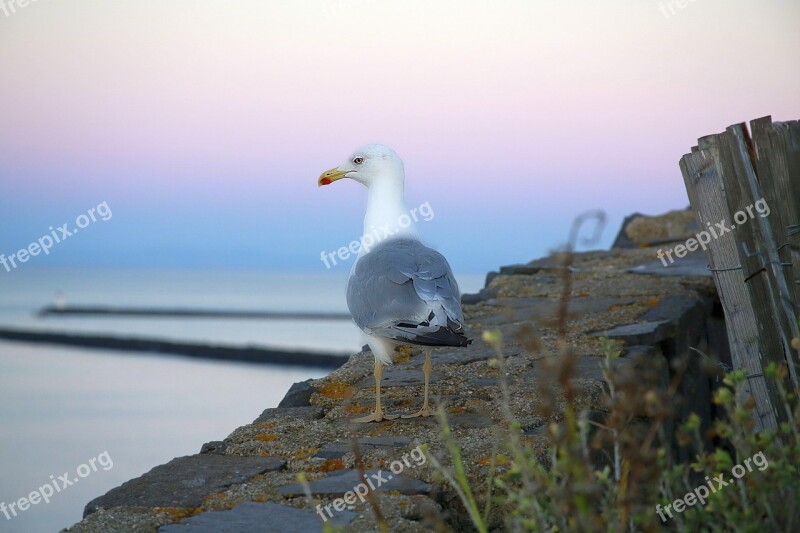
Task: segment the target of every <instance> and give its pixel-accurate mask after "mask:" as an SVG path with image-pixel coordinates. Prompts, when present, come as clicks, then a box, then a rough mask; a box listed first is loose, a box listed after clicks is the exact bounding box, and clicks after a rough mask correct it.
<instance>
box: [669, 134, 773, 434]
mask: <svg viewBox="0 0 800 533" xmlns="http://www.w3.org/2000/svg"><path fill="white" fill-rule="evenodd" d="M718 159H719V142H718V137H717V136H709V137H703V138H701V139H699V140H698V149H697V150H696V151H692V153H690V154H686V155H685V156H683V158H682V159H681V162H680V167H681V172H682V173H683V180H684V183H685V185H686V191H687V192H688V194H689V200H690V201H691V204H692V206H693V207H694V212H695V217H696V218H697V222H698V225H699V226H700V228H701V231H707V232H709V233H711V234H712V236H715V237H713V238H711V239H710V242H709V243H708V256H709V261H710V266H711V269H712V271H713V275H714V283H715V284H716V286H717V292H718V293H719V295H720V300H721V302H722V307H723V309H724V311H725V318H726V320H725V323H726V326H727V330H728V339H729V341H730V344H731V355H732V358H733V364H734V367H735V368H737V369H744V370H745V371H746V372H747V375H748V376H749V378H748V380H747V382H746V383H745V387H744V389H743V392H742V394H743V395H752V397H753V399H754V400H755V404H756V418H755V420H754V424H755V428H754V429H755V430H756V431H761V430H765V429H775V428H776V427H777V420H778V417H777V414H776V410H775V408H774V406H776V405H779V404H778V403H777V402H775V403H773V400H774V399H775V396H776V394H777V391H776V390H774V389H775V388H774V387H769V384H768V381H767V379H766V378H765V377H764V375H763V365H762V361H761V355H760V353H759V349H760V341H759V338H760V336H759V328H758V321H757V319H756V315H755V310H754V308H753V305H752V302H751V301H750V294H749V291H748V289H747V286H746V284H745V276H744V274H743V272H742V268H741V265H740V264H739V252H738V250H737V244H736V239H735V237H734V234H733V233H732V231H727V232H725V233H722V232H721V230H720V229H718V227H717V226H716V224H718V223H723V224H725V225H727V227H730V224H731V221H732V216H731V213H730V211H729V208H728V203H727V201H726V199H725V195H724V191H723V184H722V179H721V176H720V174H719V172H718V166H717V163H716V161H717V160H718ZM740 399H742V398H740Z"/></svg>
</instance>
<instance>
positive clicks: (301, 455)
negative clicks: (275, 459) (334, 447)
mask: <svg viewBox="0 0 800 533" xmlns="http://www.w3.org/2000/svg"><path fill="white" fill-rule="evenodd" d="M318 451H319V448H298V449H296V450H295V451H293V452H291V453H290V454H289V456H290V457H291V458H292V459H297V460H299V461H302V460H303V459H308V458H309V457H311V456H312V455H314V454H315V453H317V452H318Z"/></svg>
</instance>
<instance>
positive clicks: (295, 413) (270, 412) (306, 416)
mask: <svg viewBox="0 0 800 533" xmlns="http://www.w3.org/2000/svg"><path fill="white" fill-rule="evenodd" d="M324 414H325V411H324V410H322V409H320V408H319V407H315V406H308V407H278V408H274V409H265V410H264V412H263V413H261V416H259V417H258V418H257V419H256V421H255V422H254V423H256V424H260V423H264V422H268V421H270V420H273V419H280V418H295V419H297V418H300V419H303V420H317V419H319V418H322V417H323V416H324Z"/></svg>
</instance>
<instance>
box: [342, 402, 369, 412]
mask: <svg viewBox="0 0 800 533" xmlns="http://www.w3.org/2000/svg"><path fill="white" fill-rule="evenodd" d="M344 411H345V412H346V413H369V412H370V411H372V408H371V407H367V406H366V405H359V404H357V403H351V404H350V405H347V406H346V407H345V408H344Z"/></svg>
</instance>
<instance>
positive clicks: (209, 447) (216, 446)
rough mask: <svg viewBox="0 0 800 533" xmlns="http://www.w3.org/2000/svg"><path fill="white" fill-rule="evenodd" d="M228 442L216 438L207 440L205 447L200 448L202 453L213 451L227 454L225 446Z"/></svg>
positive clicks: (218, 453)
mask: <svg viewBox="0 0 800 533" xmlns="http://www.w3.org/2000/svg"><path fill="white" fill-rule="evenodd" d="M227 446H228V444H227V443H226V442H225V441H222V440H214V441H211V442H206V443H205V444H203V447H202V448H200V453H201V454H206V453H211V454H216V455H225V448H226V447H227Z"/></svg>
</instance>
